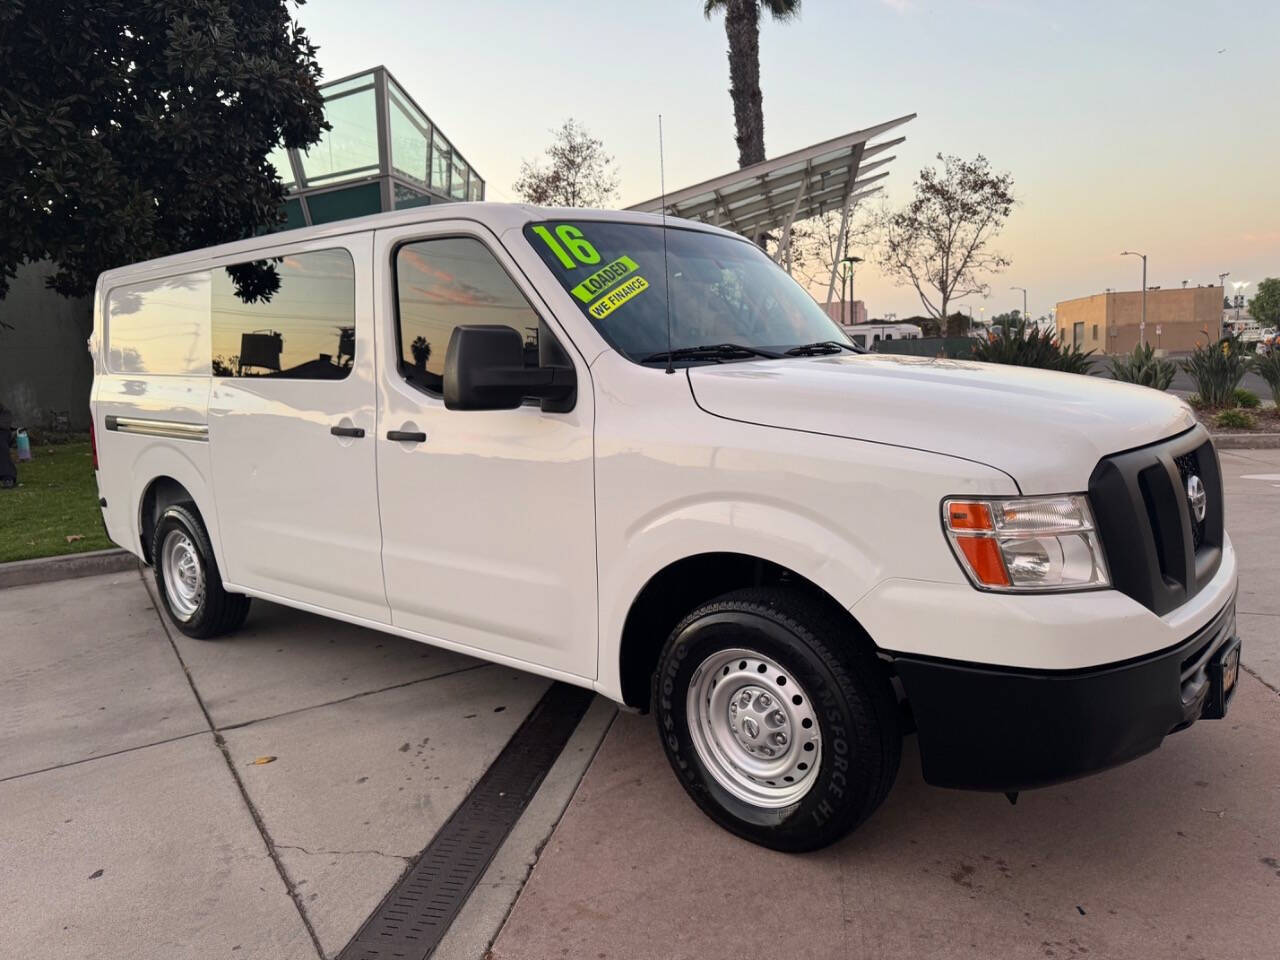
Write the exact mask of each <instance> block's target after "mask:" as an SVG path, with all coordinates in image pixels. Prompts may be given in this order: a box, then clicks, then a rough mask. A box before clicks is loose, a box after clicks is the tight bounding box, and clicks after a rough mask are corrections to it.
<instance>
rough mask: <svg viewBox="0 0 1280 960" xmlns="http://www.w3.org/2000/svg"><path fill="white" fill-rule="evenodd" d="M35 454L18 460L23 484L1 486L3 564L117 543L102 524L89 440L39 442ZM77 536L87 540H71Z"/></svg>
mask: <svg viewBox="0 0 1280 960" xmlns="http://www.w3.org/2000/svg"><path fill="white" fill-rule="evenodd" d="M16 453H17V451H16V450H10V451H9V454H10V456H15V455H16ZM32 453H33V457H32V459H31V460H28V461H27V462H26V463H19V464H18V483H19V486H17V487H15V488H13V489H12V490H0V563H6V562H8V561H10V560H29V559H31V558H32V557H56V556H60V555H62V554H65V553H83V552H84V551H85V550H105V549H107V548H108V547H111V546H114V544H112V543H111V541H110V540H108V539H107V534H106V531H104V530H103V529H102V511H101V510H100V509H99V508H98V487H97V484H96V483H95V481H94V479H93V460H92V459H91V457H90V455H89V444H87V443H69V444H66V445H65V446H59V447H38V448H36V449H35V450H33V451H32ZM74 536H80V537H83V538H84V539H83V540H75V541H73V542H71V543H68V542H67V537H74Z"/></svg>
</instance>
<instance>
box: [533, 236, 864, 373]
mask: <svg viewBox="0 0 1280 960" xmlns="http://www.w3.org/2000/svg"><path fill="white" fill-rule="evenodd" d="M524 235H525V238H526V239H527V240H528V241H529V243H531V244H532V245H533V248H534V250H536V251H537V252H538V255H539V256H540V257H542V260H543V262H544V263H546V265H547V266H548V267H549V268H550V270H551V272H552V273H554V274H555V275H556V278H557V279H558V280H559V281H560V283H561V284H562V285H563V286H564V288H565V290H567V291H568V292H569V294H570V296H571V297H573V300H574V302H575V303H576V304H577V305H578V308H579V309H580V310H582V312H583V313H584V314H585V315H586V317H587V319H588V320H590V321H591V323H592V324H594V326H595V328H596V329H597V330H599V331H600V334H601V335H602V336H603V337H604V338H605V340H607V341H608V342H609V344H610V345H611V346H613V347H614V348H615V349H616V350H618V351H619V352H621V353H622V354H624V355H625V356H626V357H628V358H629V359H631V360H634V361H636V362H637V363H644V362H653V363H665V362H666V351H667V349H668V347H667V296H668V285H669V292H670V309H671V349H673V350H681V349H686V348H692V347H700V346H706V345H720V344H736V345H739V346H743V347H750V348H752V349H755V350H759V351H762V352H764V353H770V354H772V353H783V352H784V351H786V350H788V349H791V348H794V347H798V346H801V345H805V344H813V343H818V342H829V341H837V342H839V343H848V342H849V341H848V338H847V337H845V335H844V334H843V333H842V332H841V330H840V327H839V325H837V324H836V323H835V322H834V321H833V320H831V318H829V317H828V316H827V315H826V313H825V312H824V311H823V310H822V308H821V307H819V306H818V304H817V303H816V302H815V301H814V299H813V297H811V296H810V295H809V294H808V293H806V292H805V290H804V289H803V288H802V287H800V285H799V284H797V283H796V282H795V281H794V280H792V279H791V278H790V277H789V276H787V274H786V273H785V272H784V271H783V270H782V269H781V268H780V267H779V266H778V265H777V264H775V263H774V262H773V261H772V260H770V259H769V258H768V257H767V256H765V254H764V252H763V251H761V250H760V248H759V247H757V246H756V245H755V244H752V243H748V242H746V241H745V240H738V239H734V238H732V237H724V236H719V235H717V234H713V233H704V232H702V231H698V230H688V229H682V228H679V227H667V228H666V238H667V250H666V261H665V269H664V258H663V249H662V235H663V228H662V227H660V226H649V225H645V224H637V223H614V222H609V221H599V220H579V221H550V222H543V223H531V224H529V225H528V226H526V227H525V229H524ZM658 355H661V356H658ZM750 357H751V355H740V356H735V357H733V359H739V358H740V359H750Z"/></svg>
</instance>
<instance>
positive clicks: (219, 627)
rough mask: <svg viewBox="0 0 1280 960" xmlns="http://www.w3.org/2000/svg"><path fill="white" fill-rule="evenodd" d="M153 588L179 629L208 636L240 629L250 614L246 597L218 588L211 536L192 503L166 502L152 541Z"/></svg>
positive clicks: (201, 637) (193, 635)
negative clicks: (168, 504)
mask: <svg viewBox="0 0 1280 960" xmlns="http://www.w3.org/2000/svg"><path fill="white" fill-rule="evenodd" d="M151 558H152V561H153V563H154V565H155V577H156V592H157V593H158V594H159V595H160V600H161V602H162V603H163V604H164V608H165V613H167V614H168V615H169V620H170V622H172V623H173V625H174V626H175V627H177V628H178V629H179V630H180V631H181V632H182V633H185V634H186V635H187V636H188V637H195V638H196V639H199V640H208V639H210V638H212V637H218V636H222V635H223V634H226V633H230V632H232V631H233V630H236V629H238V628H239V627H240V626H241V625H242V624H243V623H244V621H245V618H246V617H247V616H248V615H249V598H248V597H246V596H243V595H242V594H239V593H228V592H227V591H226V590H224V589H222V577H221V575H220V574H219V573H218V563H217V561H216V560H215V559H214V556H213V548H212V546H211V545H210V543H209V535H208V533H207V532H206V531H205V528H204V524H203V523H201V521H200V517H199V516H198V515H197V514H196V512H195V510H194V509H192V507H191V506H190V505H183V504H174V505H173V506H170V507H167V508H166V509H165V511H164V513H163V514H161V516H160V521H159V522H158V523H157V524H156V530H155V535H154V537H153V538H152V541H151Z"/></svg>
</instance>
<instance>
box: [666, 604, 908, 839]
mask: <svg viewBox="0 0 1280 960" xmlns="http://www.w3.org/2000/svg"><path fill="white" fill-rule="evenodd" d="M734 648H743V649H747V650H752V651H757V652H759V653H760V654H762V655H763V656H765V657H768V658H770V659H772V660H773V661H774V662H775V663H776V664H777V665H778V666H779V667H781V668H782V669H783V670H785V671H789V672H790V673H791V674H792V676H793V683H794V684H798V685H799V687H800V688H801V689H803V690H804V691H806V692H807V694H808V696H809V697H810V698H811V699H812V701H813V710H812V712H813V714H814V716H815V717H816V722H817V725H818V730H819V733H820V736H821V745H822V746H821V752H820V754H819V757H820V759H819V763H818V765H817V768H816V769H814V770H812V771H810V772H809V773H808V774H807V775H808V776H810V777H812V778H813V780H812V784H811V786H810V787H809V789H808V792H807V793H805V794H804V795H803V796H801V797H799V798H798V799H797V800H795V802H794V803H790V805H789V806H785V807H781V808H776V807H767V806H755V805H753V804H751V803H748V802H747V801H745V800H743V799H740V798H739V797H738V796H735V795H733V793H731V792H730V791H729V790H727V789H726V788H725V786H724V785H722V784H721V783H720V782H719V781H718V780H717V779H716V775H715V774H713V773H712V771H711V770H709V769H708V767H707V765H706V764H705V763H704V762H703V760H702V758H701V757H700V756H699V755H698V751H697V748H696V746H695V744H694V742H693V738H692V737H691V735H690V731H689V718H688V715H687V714H688V707H687V702H686V698H687V696H688V691H689V687H690V684H691V682H693V681H694V679H695V678H694V674H695V671H696V670H697V668H698V667H699V666H700V665H701V664H703V663H704V662H705V661H706V660H707V658H708V657H711V656H714V655H715V654H716V653H717V652H719V651H724V650H730V649H734ZM724 669H725V672H726V673H727V672H728V670H729V669H730V668H729V667H726V668H724ZM717 676H719V671H718V670H717ZM743 682H745V680H744V681H743ZM777 682H779V683H781V682H782V681H781V680H779V681H777ZM779 689H786V688H779ZM652 703H653V710H654V715H655V717H656V719H657V724H658V734H659V737H660V739H661V740H662V746H663V749H664V750H665V751H666V753H667V759H668V760H670V761H671V766H672V768H673V769H674V770H675V772H676V775H677V778H678V779H679V780H680V783H681V785H682V786H683V787H684V788H685V790H686V791H687V792H688V794H689V796H690V797H692V798H693V800H694V802H695V803H697V805H698V806H699V807H701V808H702V810H703V812H704V813H706V814H707V815H708V816H709V817H710V818H711V819H712V820H714V821H715V822H716V823H718V824H720V825H721V826H722V827H724V828H725V829H727V830H729V831H730V832H732V833H734V834H737V835H738V836H740V837H742V838H743V839H745V840H750V841H751V842H752V843H757V844H760V845H761V846H765V847H770V848H772V849H774V850H783V851H787V852H801V851H807V850H817V849H819V848H821V847H825V846H827V845H829V844H831V843H834V842H835V841H836V840H839V839H840V838H841V837H843V836H844V835H845V834H847V833H849V832H850V831H851V830H853V829H854V828H855V827H857V826H858V825H859V824H861V823H862V822H863V821H865V820H866V819H867V818H868V817H869V816H871V814H872V813H873V812H874V811H875V810H876V808H877V807H879V806H880V804H881V803H882V802H883V801H884V798H885V797H886V796H887V795H888V793H889V789H890V787H892V786H893V781H894V778H895V777H896V776H897V773H898V762H899V760H900V758H901V753H902V731H901V726H900V722H899V711H898V704H897V698H896V696H895V694H894V692H893V686H892V684H891V682H890V680H889V677H888V674H887V672H886V670H885V667H884V665H883V664H882V663H881V662H880V661H879V660H878V659H877V658H876V656H875V653H874V651H873V647H872V644H871V642H870V640H869V639H868V638H867V637H866V636H865V635H862V634H860V632H859V631H858V630H857V628H856V627H855V626H853V625H852V624H850V622H849V620H848V618H847V617H844V616H843V615H842V611H838V610H833V609H831V607H830V606H829V604H827V603H824V602H823V601H822V600H821V599H820V598H817V597H814V596H811V595H809V594H807V593H804V592H801V591H798V590H792V589H784V588H779V589H764V588H760V589H750V590H740V591H735V592H733V593H728V594H725V595H724V596H722V597H718V598H717V599H715V600H712V601H710V602H709V603H705V604H703V605H702V606H700V607H698V608H697V609H696V610H694V611H693V612H692V613H690V614H689V615H688V616H687V617H685V619H684V620H683V621H681V622H680V624H679V625H678V626H677V627H676V628H675V630H674V631H673V632H672V634H671V637H670V638H669V639H668V640H667V642H666V645H665V646H664V647H663V650H662V654H661V657H660V658H659V661H658V669H657V671H656V673H655V674H654V678H653V691H652ZM797 732H799V731H797ZM793 749H794V748H793Z"/></svg>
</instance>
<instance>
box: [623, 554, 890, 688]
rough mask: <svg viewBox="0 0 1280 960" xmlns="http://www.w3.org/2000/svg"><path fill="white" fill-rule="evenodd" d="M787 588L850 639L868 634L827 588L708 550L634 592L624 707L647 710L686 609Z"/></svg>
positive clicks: (773, 566)
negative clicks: (747, 590)
mask: <svg viewBox="0 0 1280 960" xmlns="http://www.w3.org/2000/svg"><path fill="white" fill-rule="evenodd" d="M763 586H787V587H791V588H793V589H796V590H798V591H801V592H803V593H806V594H808V595H809V596H811V597H813V598H815V599H817V600H819V601H820V602H822V603H823V604H824V605H826V606H827V607H829V608H830V610H831V612H832V614H833V616H835V617H837V618H838V619H839V620H840V621H841V622H846V623H847V624H848V625H849V627H850V630H851V631H852V632H853V633H854V635H856V636H859V637H862V638H865V639H866V640H867V642H871V643H872V645H873V646H874V642H873V641H871V640H870V637H869V635H868V634H867V632H866V630H865V629H863V627H862V626H861V625H860V624H859V623H858V621H857V620H856V619H855V618H854V617H853V615H852V614H851V613H850V612H849V610H848V608H847V607H845V606H844V604H842V603H841V602H840V601H839V600H837V599H836V598H835V597H834V596H833V595H832V594H831V593H830V592H829V591H828V590H826V589H824V588H823V587H822V586H821V585H819V584H818V583H816V582H815V581H813V580H811V579H809V578H808V577H806V576H804V575H803V574H801V573H799V572H797V571H796V570H794V569H792V568H790V567H788V566H786V565H784V564H782V563H778V562H776V561H773V560H770V559H767V558H765V557H762V556H758V555H756V554H752V553H738V552H732V551H709V552H705V553H696V554H691V555H688V556H685V557H681V558H679V559H677V560H673V561H671V562H669V563H667V564H666V565H665V566H663V567H662V568H661V569H659V570H657V571H655V572H654V573H653V574H652V576H650V577H649V579H648V580H647V581H646V582H645V584H644V586H643V587H642V588H641V589H640V591H639V592H638V593H637V594H636V596H635V598H634V599H633V600H632V602H631V605H630V607H629V609H628V611H627V614H626V617H625V620H624V622H623V626H622V634H621V639H620V642H619V650H618V661H617V662H618V677H619V686H620V690H621V694H622V700H623V703H625V704H626V705H627V706H628V707H631V708H633V709H638V710H647V709H648V708H649V693H650V680H651V678H652V676H653V671H654V669H655V668H656V667H657V663H658V657H659V655H660V654H661V652H662V646H663V644H664V643H666V640H667V637H668V636H670V634H671V631H672V630H673V629H674V628H675V627H676V625H677V624H678V623H679V622H680V620H681V619H683V618H684V617H685V616H686V615H687V614H688V613H689V611H691V610H693V609H694V608H695V607H697V606H698V605H699V604H702V603H705V602H707V601H708V600H711V599H713V598H714V597H718V596H721V595H722V594H725V593H729V592H730V591H733V590H738V589H742V588H744V587H763Z"/></svg>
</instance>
